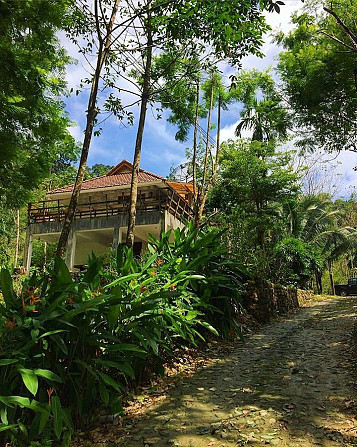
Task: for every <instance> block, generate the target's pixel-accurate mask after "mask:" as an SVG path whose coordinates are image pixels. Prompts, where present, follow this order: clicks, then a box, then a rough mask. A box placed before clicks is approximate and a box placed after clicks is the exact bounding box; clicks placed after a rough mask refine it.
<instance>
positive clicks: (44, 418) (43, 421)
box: [38, 411, 50, 435]
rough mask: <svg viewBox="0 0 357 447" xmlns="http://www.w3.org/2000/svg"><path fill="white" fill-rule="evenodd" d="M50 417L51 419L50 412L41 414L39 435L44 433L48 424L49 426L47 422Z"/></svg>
mask: <svg viewBox="0 0 357 447" xmlns="http://www.w3.org/2000/svg"><path fill="white" fill-rule="evenodd" d="M49 417H50V412H49V411H46V412H43V413H41V416H40V423H39V426H38V434H39V435H40V434H41V433H42V432H43V429H44V428H45V427H46V424H47V421H48V418H49Z"/></svg>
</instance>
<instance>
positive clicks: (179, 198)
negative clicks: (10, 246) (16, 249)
mask: <svg viewBox="0 0 357 447" xmlns="http://www.w3.org/2000/svg"><path fill="white" fill-rule="evenodd" d="M131 176H132V164H131V163H130V162H128V161H126V160H123V161H122V162H120V163H119V164H118V165H117V166H115V167H114V168H113V169H112V170H111V171H109V172H108V173H107V174H106V175H104V176H101V177H96V178H93V179H89V180H86V181H84V182H83V184H82V189H81V193H80V197H79V201H78V205H77V208H76V211H75V218H74V221H73V224H72V230H71V233H70V236H69V239H68V245H67V252H66V263H67V266H68V267H69V269H70V270H72V271H73V270H76V269H78V268H80V266H82V265H85V264H86V263H87V260H88V256H89V255H90V254H91V253H92V252H94V253H96V254H102V253H104V252H105V251H106V250H107V249H108V248H109V247H114V248H115V247H117V245H118V244H119V243H122V242H125V240H126V232H127V226H128V211H129V198H130V184H131ZM72 190H73V185H69V186H65V187H62V188H57V189H54V190H52V191H49V192H48V193H47V195H46V200H44V201H42V202H39V203H29V205H28V227H27V238H26V248H25V258H24V263H25V267H26V270H27V271H29V269H30V266H31V256H32V243H33V241H34V240H36V239H37V240H41V241H44V242H57V241H58V238H59V236H60V233H61V229H62V224H63V220H64V217H65V214H66V211H67V208H68V204H69V201H70V197H71V194H72ZM191 203H192V184H190V183H183V182H171V181H168V180H166V179H165V178H163V177H161V176H159V175H157V174H153V173H152V172H148V171H145V170H144V169H140V172H139V184H138V201H137V214H136V228H135V242H134V253H135V254H136V255H139V254H140V253H141V252H142V251H143V250H145V248H146V246H147V241H148V234H149V233H151V234H153V235H154V236H156V237H159V235H160V233H161V231H167V230H168V229H170V228H172V229H175V228H178V227H182V225H183V223H182V222H183V220H190V219H191V218H192V215H193V211H192V208H191Z"/></svg>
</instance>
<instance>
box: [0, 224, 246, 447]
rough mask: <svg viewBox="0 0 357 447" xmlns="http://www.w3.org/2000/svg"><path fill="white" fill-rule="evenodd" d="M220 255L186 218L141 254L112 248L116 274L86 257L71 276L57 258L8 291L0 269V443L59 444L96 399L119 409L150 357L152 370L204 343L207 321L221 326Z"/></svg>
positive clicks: (229, 269)
mask: <svg viewBox="0 0 357 447" xmlns="http://www.w3.org/2000/svg"><path fill="white" fill-rule="evenodd" d="M170 238H171V239H172V242H170ZM223 255H224V251H223V249H222V247H221V245H220V233H219V232H217V231H208V232H206V233H204V232H199V231H198V230H195V229H194V228H193V226H192V225H189V226H188V228H187V229H186V230H176V231H175V232H173V233H171V232H168V233H165V234H163V235H162V238H161V240H160V241H158V240H156V239H154V238H151V244H150V245H149V253H148V254H147V255H146V256H145V259H144V260H142V261H140V260H136V259H134V257H133V252H132V250H131V249H128V248H127V247H123V246H119V247H118V250H117V253H116V261H115V264H116V265H115V273H114V270H113V269H110V270H109V271H104V270H103V269H102V265H101V262H100V261H99V260H98V259H97V258H96V257H95V256H92V258H91V259H90V260H89V264H88V270H87V272H86V273H85V274H80V275H79V277H78V279H77V280H74V279H73V278H72V276H71V274H70V273H69V271H68V269H67V267H66V265H65V264H64V262H63V261H62V260H61V259H56V260H55V263H54V268H53V269H52V271H50V272H49V273H48V274H42V275H41V276H36V275H35V274H34V275H33V276H32V277H31V278H27V279H26V280H25V281H24V283H23V285H22V288H21V289H19V291H18V292H15V291H14V287H13V281H12V278H11V276H10V274H9V272H8V270H6V269H3V270H2V271H1V277H0V281H1V289H2V294H3V297H4V302H2V303H0V315H1V320H2V324H1V325H0V417H1V424H0V440H1V436H2V437H3V442H4V443H5V442H6V440H8V439H10V438H12V439H14V440H15V441H16V443H17V445H21V443H23V444H25V445H29V443H30V442H34V441H38V440H41V442H44V441H43V440H44V439H48V440H51V439H52V438H53V437H55V438H56V439H57V440H61V442H66V439H67V440H68V439H69V437H70V434H71V433H72V432H73V431H74V427H75V426H76V425H77V424H78V423H80V422H81V420H82V418H83V416H84V415H87V414H89V413H92V409H93V408H96V407H98V404H99V403H101V405H102V406H103V407H105V408H106V411H110V413H111V414H118V413H120V412H121V411H122V406H121V399H122V396H123V395H124V394H125V393H126V390H127V386H128V383H129V382H130V381H133V380H136V379H137V378H138V377H140V375H141V373H142V370H143V368H144V367H145V365H146V364H147V363H148V362H149V361H150V362H151V363H155V364H156V365H157V367H160V364H161V363H162V359H163V357H167V356H168V355H170V354H171V353H172V350H173V348H174V347H177V346H182V345H185V344H187V343H193V344H195V343H196V341H197V340H198V339H201V340H203V336H202V329H204V331H207V330H210V331H212V332H213V333H215V334H216V335H218V333H217V331H216V330H215V329H214V328H213V326H212V324H214V323H218V322H220V326H221V328H222V329H224V330H225V332H226V333H228V332H229V330H230V328H231V325H232V324H233V322H234V318H233V317H234V312H235V308H236V306H238V305H239V302H238V287H239V281H238V279H239V278H238V276H237V274H236V273H234V271H233V268H234V265H233V264H232V263H231V262H230V261H228V260H227V259H225V258H224V257H223ZM198 272H199V274H198ZM217 315H219V317H218V318H217ZM226 324H227V327H225V325H226ZM58 442H59V441H58Z"/></svg>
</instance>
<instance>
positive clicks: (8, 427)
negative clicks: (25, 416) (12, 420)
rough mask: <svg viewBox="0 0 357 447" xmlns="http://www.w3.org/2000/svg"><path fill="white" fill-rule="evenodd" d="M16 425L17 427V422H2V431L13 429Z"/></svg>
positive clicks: (0, 429) (0, 428) (0, 426)
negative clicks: (9, 423)
mask: <svg viewBox="0 0 357 447" xmlns="http://www.w3.org/2000/svg"><path fill="white" fill-rule="evenodd" d="M15 427H17V424H11V425H3V424H0V432H1V431H6V430H11V429H12V428H15Z"/></svg>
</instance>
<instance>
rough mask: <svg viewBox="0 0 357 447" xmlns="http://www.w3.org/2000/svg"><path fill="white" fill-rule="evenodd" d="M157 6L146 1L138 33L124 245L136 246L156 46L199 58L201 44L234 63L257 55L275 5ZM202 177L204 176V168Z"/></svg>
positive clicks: (212, 1) (213, 3)
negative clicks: (138, 74)
mask: <svg viewBox="0 0 357 447" xmlns="http://www.w3.org/2000/svg"><path fill="white" fill-rule="evenodd" d="M157 5H159V6H160V2H158V3H157V2H155V1H150V0H149V1H148V2H147V15H146V19H145V21H143V23H142V29H143V30H144V37H143V39H144V40H145V41H146V46H145V48H144V49H143V51H145V53H144V54H143V59H144V73H143V78H142V79H143V80H142V89H141V109H140V118H139V124H138V132H137V138H136V143H135V153H134V161H133V174H132V182H131V194H130V210H129V223H128V231H127V244H128V245H132V244H133V243H134V228H135V217H136V201H137V179H138V173H139V164H140V156H141V143H142V136H143V132H144V126H145V115H146V108H147V105H148V99H149V96H150V92H152V86H150V82H151V79H152V78H151V75H152V59H153V58H152V56H153V47H154V45H155V42H158V43H159V44H161V46H162V43H163V42H164V43H165V45H164V47H165V48H166V49H167V48H168V47H169V46H176V45H179V46H180V47H181V48H182V47H183V48H187V47H190V48H193V49H194V50H196V51H198V53H197V54H199V53H200V52H201V53H202V51H204V49H205V46H204V45H202V43H204V44H205V45H210V46H211V48H212V52H213V54H214V55H215V56H216V57H217V58H224V59H227V60H230V61H232V62H233V63H237V62H239V61H240V59H241V58H242V57H243V56H244V55H247V54H258V55H259V54H260V52H259V48H260V46H261V37H262V33H263V32H264V30H266V29H267V26H266V24H265V21H264V17H263V14H262V11H263V10H264V9H272V8H273V7H274V3H273V2H272V1H270V0H269V1H267V2H261V3H260V5H259V6H260V8H258V5H255V4H254V5H253V4H252V3H251V2H250V1H247V0H245V1H243V2H242V1H237V0H234V1H232V2H217V1H215V0H205V1H183V2H174V3H171V2H168V3H166V4H165V3H164V7H161V8H156V6H157ZM275 9H276V8H275ZM154 11H155V12H154ZM155 13H156V14H155ZM242 29H244V33H242ZM156 45H157V43H156ZM175 62H176V60H175V59H174V60H172V63H175ZM209 126H210V118H209V119H208V129H207V142H206V145H207V148H206V154H207V156H208V136H209V131H210V129H209ZM194 154H195V150H194ZM207 156H206V155H205V160H207ZM205 164H206V162H205ZM215 166H216V165H215ZM203 172H204V175H206V174H205V172H206V171H205V169H204V171H203ZM205 181H206V178H204V183H205ZM205 200H206V197H205V194H204V193H203V195H202V200H200V204H199V205H198V207H197V209H198V211H197V216H200V215H202V212H203V206H204V202H205Z"/></svg>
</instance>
